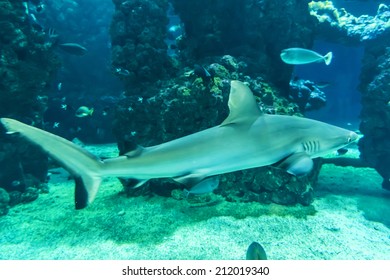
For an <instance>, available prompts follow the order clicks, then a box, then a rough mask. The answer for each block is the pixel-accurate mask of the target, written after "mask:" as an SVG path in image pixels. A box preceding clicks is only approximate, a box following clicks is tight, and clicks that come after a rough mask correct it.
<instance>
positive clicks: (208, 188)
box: [183, 176, 219, 197]
mask: <svg viewBox="0 0 390 280" xmlns="http://www.w3.org/2000/svg"><path fill="white" fill-rule="evenodd" d="M218 185H219V176H212V177H208V178H205V179H203V180H202V181H200V182H198V183H197V184H196V185H193V186H192V187H191V189H190V190H187V189H184V192H183V194H184V196H185V197H188V195H189V194H195V195H199V194H205V193H210V192H212V191H213V190H215V189H216V188H218Z"/></svg>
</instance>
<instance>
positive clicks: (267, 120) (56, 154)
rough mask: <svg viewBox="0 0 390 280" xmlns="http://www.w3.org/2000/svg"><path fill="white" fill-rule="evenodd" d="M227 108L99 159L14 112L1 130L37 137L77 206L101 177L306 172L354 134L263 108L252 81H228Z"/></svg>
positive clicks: (190, 179) (202, 180)
mask: <svg viewBox="0 0 390 280" xmlns="http://www.w3.org/2000/svg"><path fill="white" fill-rule="evenodd" d="M228 107H229V115H228V116H227V118H226V119H225V120H224V121H223V122H222V123H221V124H220V125H217V126H214V127H211V128H208V129H205V130H202V131H199V132H196V133H193V134H190V135H187V136H184V137H181V138H177V139H174V140H171V141H168V142H165V143H162V144H159V145H155V146H150V147H142V146H138V147H137V148H136V149H134V150H132V151H130V152H128V153H126V154H123V155H121V156H118V157H114V158H108V159H100V158H98V157H97V156H95V155H93V154H92V153H90V152H88V151H86V150H85V149H83V148H82V147H80V146H78V145H76V144H74V143H72V142H70V141H68V140H67V139H64V138H62V137H60V136H57V135H54V134H52V133H49V132H47V131H44V130H41V129H39V128H36V127H33V126H30V125H27V124H24V123H22V122H19V121H17V120H14V119H9V118H1V119H0V122H1V123H2V125H3V126H4V127H5V129H6V131H7V133H9V134H13V133H17V134H19V135H20V136H22V137H24V138H26V139H27V140H28V141H30V142H32V143H35V144H36V145H38V146H39V147H41V148H42V149H43V151H45V152H46V153H47V154H48V156H49V157H51V158H53V159H54V160H55V161H57V162H58V164H59V165H60V166H62V167H63V168H64V169H66V170H67V171H68V172H69V173H70V174H71V175H72V176H73V178H74V180H75V208H76V209H83V208H85V207H87V206H88V205H89V204H90V203H92V202H93V201H94V199H95V197H96V195H97V192H98V189H99V186H100V185H101V182H102V180H103V178H106V177H119V178H133V179H135V180H136V182H137V183H136V184H135V186H134V187H139V186H141V185H142V184H144V183H145V182H146V181H148V180H150V179H154V178H172V179H173V180H175V181H176V182H179V183H182V184H185V185H187V186H190V187H193V188H195V189H196V186H202V185H206V186H207V185H208V184H213V185H214V186H211V187H210V186H208V188H211V189H213V188H215V184H218V180H215V179H214V178H215V176H218V175H220V174H224V173H229V172H234V171H238V170H245V169H250V168H255V167H261V166H268V165H273V166H275V167H278V168H282V169H285V170H286V172H288V173H290V174H293V175H296V176H304V175H305V174H307V173H309V172H310V171H311V170H312V168H313V160H312V159H313V158H316V157H320V156H321V155H324V154H326V153H329V152H330V151H332V150H337V149H339V148H341V147H344V146H346V145H348V144H350V143H352V142H354V141H356V140H357V139H358V135H357V134H356V133H355V132H353V131H349V130H346V129H344V128H341V127H337V126H333V125H330V124H327V123H324V122H320V121H317V120H312V119H308V118H304V117H297V116H287V115H270V114H265V113H264V112H262V110H261V109H260V107H259V105H258V103H257V102H256V99H255V97H254V95H253V93H252V91H251V90H250V88H249V87H248V86H247V85H246V84H244V83H242V82H240V81H236V80H233V81H231V82H230V93H229V100H228Z"/></svg>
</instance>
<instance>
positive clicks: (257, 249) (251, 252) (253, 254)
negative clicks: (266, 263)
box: [246, 242, 267, 260]
mask: <svg viewBox="0 0 390 280" xmlns="http://www.w3.org/2000/svg"><path fill="white" fill-rule="evenodd" d="M246 259H247V260H266V259H267V254H266V253H265V250H264V248H263V246H261V245H260V244H259V243H257V242H252V243H251V245H249V247H248V250H247V251H246Z"/></svg>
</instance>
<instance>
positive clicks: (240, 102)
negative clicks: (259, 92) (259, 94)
mask: <svg viewBox="0 0 390 280" xmlns="http://www.w3.org/2000/svg"><path fill="white" fill-rule="evenodd" d="M228 105H229V110H230V113H229V116H228V117H227V118H226V119H225V120H224V121H223V122H222V124H221V126H224V125H229V124H238V123H243V122H247V123H248V124H251V123H252V121H251V120H252V119H253V121H254V120H256V119H257V118H258V117H259V116H261V115H262V114H263V113H262V112H261V110H260V108H259V106H258V105H257V102H256V99H255V97H254V96H253V93H252V91H251V90H250V89H249V87H248V86H246V85H245V84H243V83H242V82H239V81H232V82H231V88H230V94H229V102H228Z"/></svg>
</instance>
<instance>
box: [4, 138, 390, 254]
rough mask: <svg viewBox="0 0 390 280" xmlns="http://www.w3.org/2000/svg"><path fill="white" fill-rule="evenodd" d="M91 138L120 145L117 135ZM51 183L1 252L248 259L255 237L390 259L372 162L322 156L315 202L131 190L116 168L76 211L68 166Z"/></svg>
mask: <svg viewBox="0 0 390 280" xmlns="http://www.w3.org/2000/svg"><path fill="white" fill-rule="evenodd" d="M88 148H89V149H90V150H91V151H92V152H93V153H95V154H98V155H102V154H103V155H104V156H107V155H108V156H110V155H114V154H115V148H114V146H113V145H103V146H90V147H88ZM49 187H50V193H49V194H41V195H40V196H39V198H38V199H37V200H36V201H34V202H32V203H29V204H22V205H17V206H15V207H13V208H11V209H10V211H9V213H8V215H6V216H3V217H0V259H24V260H26V259H28V260H30V259H34V260H35V259H40V260H42V259H78V260H87V259H88V260H89V259H94V260H95V259H124V260H140V259H151V260H159V259H164V260H173V259H182V260H188V259H196V260H205V259H206V260H207V259H219V260H221V259H229V260H233V259H238V260H242V259H245V253H246V249H247V247H248V245H249V244H250V243H251V242H252V241H257V242H259V243H261V244H262V245H263V247H264V248H265V250H266V252H267V255H268V259H273V260H318V259H320V260H323V259H324V260H344V259H348V260H371V259H376V260H390V215H389V214H390V192H388V191H385V190H383V189H381V178H380V176H379V175H378V174H377V173H376V172H375V170H373V169H370V168H353V167H337V166H334V165H330V164H327V165H324V166H323V167H322V169H321V174H320V177H319V180H318V185H317V187H316V199H315V201H314V203H313V204H312V205H311V206H308V207H304V206H300V205H298V206H293V207H286V206H280V205H276V204H270V205H261V204H258V203H233V202H224V201H223V202H221V203H219V204H216V205H213V206H203V207H194V206H193V205H191V204H189V203H188V202H187V201H186V200H175V199H173V198H165V197H158V196H152V197H134V198H128V197H126V196H125V195H123V194H121V193H120V191H121V189H122V187H121V184H120V183H119V181H118V180H117V179H116V178H112V179H108V180H105V181H104V182H103V184H102V186H101V188H100V191H99V193H98V195H97V198H96V200H95V201H94V203H93V204H92V205H90V206H89V207H87V208H86V209H84V210H79V211H76V210H74V204H73V201H74V198H73V192H74V188H73V181H71V180H67V176H66V174H64V173H61V172H60V173H59V174H54V175H53V176H52V180H51V181H50V183H49ZM215 197H216V198H218V196H217V195H215Z"/></svg>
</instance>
